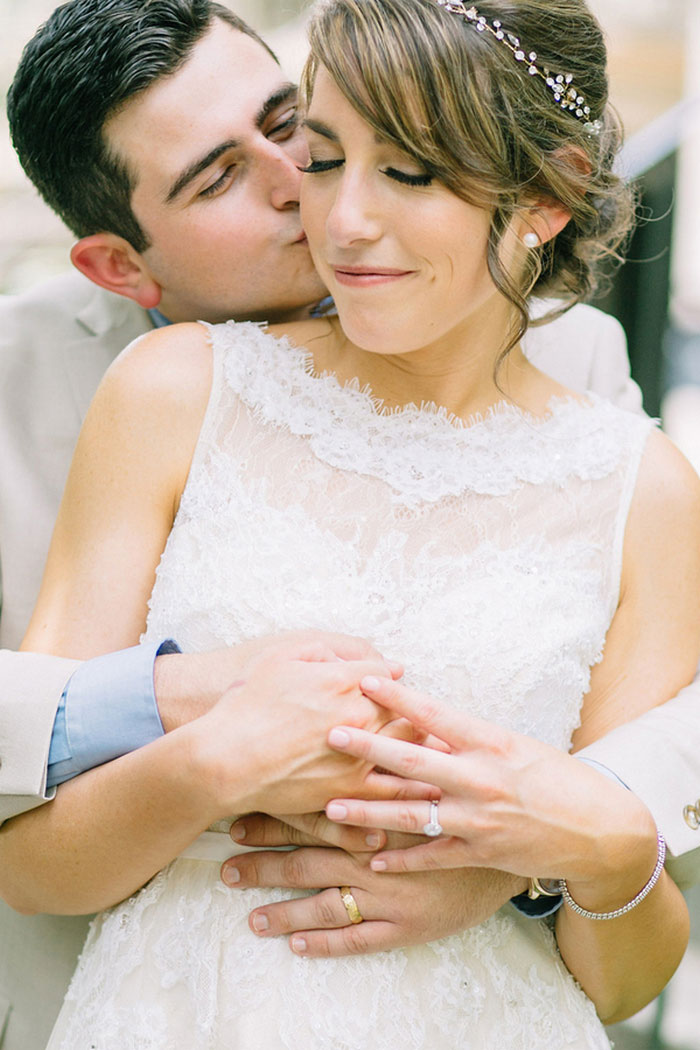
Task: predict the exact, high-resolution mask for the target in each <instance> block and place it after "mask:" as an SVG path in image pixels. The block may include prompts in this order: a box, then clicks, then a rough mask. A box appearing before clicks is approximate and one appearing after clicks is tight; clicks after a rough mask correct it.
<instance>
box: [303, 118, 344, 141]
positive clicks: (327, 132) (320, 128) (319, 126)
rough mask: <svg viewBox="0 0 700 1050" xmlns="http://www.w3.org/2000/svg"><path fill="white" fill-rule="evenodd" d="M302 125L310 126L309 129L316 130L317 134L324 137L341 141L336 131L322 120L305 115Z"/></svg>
mask: <svg viewBox="0 0 700 1050" xmlns="http://www.w3.org/2000/svg"><path fill="white" fill-rule="evenodd" d="M302 127H305V128H308V129H309V131H315V132H316V134H317V135H321V136H322V137H323V138H324V139H329V140H330V141H331V142H340V139H339V138H338V136H337V134H336V133H335V131H333V129H332V128H329V127H328V125H327V124H323V123H322V122H321V121H320V120H312V119H311V118H310V117H305V118H304V120H303V121H302Z"/></svg>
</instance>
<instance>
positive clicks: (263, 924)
mask: <svg viewBox="0 0 700 1050" xmlns="http://www.w3.org/2000/svg"><path fill="white" fill-rule="evenodd" d="M253 929H254V930H255V932H256V933H264V932H265V930H269V929H270V920H269V919H268V917H267V915H254V916H253Z"/></svg>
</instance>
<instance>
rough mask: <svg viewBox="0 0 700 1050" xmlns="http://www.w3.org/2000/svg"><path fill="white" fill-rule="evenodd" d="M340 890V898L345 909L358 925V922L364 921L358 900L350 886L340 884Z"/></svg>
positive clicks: (351, 919)
mask: <svg viewBox="0 0 700 1050" xmlns="http://www.w3.org/2000/svg"><path fill="white" fill-rule="evenodd" d="M338 889H339V890H340V899H341V901H342V902H343V904H344V905H345V910H346V912H347V913H348V918H349V920H350V922H351V923H353V924H354V925H357V923H358V922H364V921H365V920H364V919H363V917H362V913H361V912H360V909H359V908H358V907H357V901H356V900H355V898H354V897H353V895H352V893H351V892H350V887H349V886H338Z"/></svg>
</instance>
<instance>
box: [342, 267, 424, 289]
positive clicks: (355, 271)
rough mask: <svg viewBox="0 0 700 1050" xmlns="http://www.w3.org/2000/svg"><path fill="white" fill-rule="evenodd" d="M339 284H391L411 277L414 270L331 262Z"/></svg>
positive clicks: (361, 285)
mask: <svg viewBox="0 0 700 1050" xmlns="http://www.w3.org/2000/svg"><path fill="white" fill-rule="evenodd" d="M331 268H332V270H333V273H334V274H335V278H336V280H337V282H338V284H344V285H347V286H348V287H350V288H367V287H370V286H371V285H376V284H390V283H391V282H393V281H399V280H401V279H402V278H403V277H411V276H412V274H413V273H415V271H414V270H397V269H395V268H393V267H388V266H345V265H343V264H341V265H333V264H331Z"/></svg>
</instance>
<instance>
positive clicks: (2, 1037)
mask: <svg viewBox="0 0 700 1050" xmlns="http://www.w3.org/2000/svg"><path fill="white" fill-rule="evenodd" d="M150 327H151V322H150V320H149V317H148V314H146V312H145V311H144V310H142V309H141V308H140V307H139V306H137V305H136V303H133V302H131V301H129V300H128V299H122V298H119V297H118V296H115V295H111V294H110V293H109V292H106V291H103V290H102V289H100V288H97V287H96V286H95V285H93V284H91V283H90V282H89V281H87V280H86V279H85V278H84V277H82V276H81V275H80V274H78V273H77V272H73V273H68V274H66V275H64V276H61V277H58V278H55V279H53V280H51V281H48V282H47V283H45V284H42V285H40V286H39V287H38V288H36V289H33V290H32V291H30V292H28V293H26V294H25V295H21V296H16V297H15V296H13V297H0V559H1V560H0V567H1V569H2V583H3V602H2V619H1V620H0V639H1V640H2V645H3V646H4V647H7V648H8V649H10V648H16V647H17V646H18V645H19V643H20V642H21V640H22V636H23V634H24V631H25V629H26V626H27V623H28V621H29V617H30V615H31V611H32V608H33V605H34V601H35V599H36V596H37V592H38V590H39V584H40V582H41V574H42V571H43V564H44V561H45V559H46V552H47V550H48V546H49V541H50V538H51V531H52V528H53V523H54V520H55V518H56V513H57V510H58V504H59V501H60V498H61V493H62V491H63V486H64V483H65V479H66V475H67V473H68V468H69V466H70V461H71V456H72V453H73V449H74V447H75V443H76V440H77V437H78V431H79V429H80V426H81V423H82V421H83V418H84V416H85V413H86V411H87V408H88V405H89V404H90V401H91V399H92V396H93V394H94V393H95V390H96V388H97V385H98V383H99V381H100V379H101V378H102V376H103V374H104V372H105V371H106V369H107V367H108V366H109V364H110V363H111V362H112V361H113V360H114V358H115V357H116V356H117V354H118V353H119V352H120V350H122V349H123V348H124V347H125V346H126V345H127V344H128V343H130V342H131V340H132V339H135V338H136V336H138V335H141V334H142V333H143V332H145V331H147V330H148V329H149V328H150ZM75 666H76V662H75V661H73V660H61V659H58V658H55V657H44V656H36V655H34V654H32V655H29V654H24V653H12V652H7V651H4V652H2V653H0V763H1V764H0V793H2V795H3V796H4V801H5V803H6V805H5V807H4V808H3V809H2V813H1V817H0V819H1V818H3V817H7V816H10V815H12V814H13V813H16V812H21V811H22V810H25V809H28V808H30V807H31V806H34V805H38V804H40V803H41V802H42V801H44V799H45V796H46V791H45V772H44V771H42V766H44V767H45V764H46V760H47V756H48V748H49V741H50V739H51V730H52V728H53V721H54V718H55V714H56V707H57V704H58V700H59V698H60V696H61V693H62V692H63V689H64V686H65V683H66V682H67V680H68V678H69V677H70V675H71V674H72V672H73V670H74V668H75ZM86 929H87V919H85V918H72V917H71V918H66V917H56V916H48V915H37V916H32V917H26V916H21V915H17V914H16V913H14V912H12V911H11V910H10V909H9V908H8V907H7V905H5V904H4V903H3V902H0V1048H2V1050H43V1047H44V1046H45V1045H46V1042H47V1040H48V1037H49V1033H50V1031H51V1027H52V1025H53V1021H54V1019H55V1016H56V1014H57V1013H58V1009H59V1007H60V1005H61V1002H62V1000H63V996H64V994H65V991H66V987H67V985H68V981H69V980H70V976H71V974H72V972H73V969H74V967H75V961H76V959H77V956H78V952H79V951H80V948H81V947H82V943H83V941H84V939H85V933H86Z"/></svg>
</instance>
